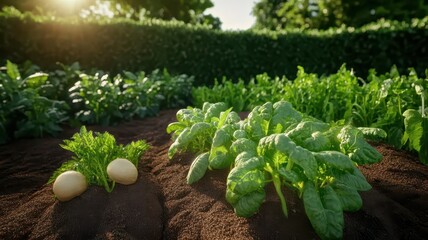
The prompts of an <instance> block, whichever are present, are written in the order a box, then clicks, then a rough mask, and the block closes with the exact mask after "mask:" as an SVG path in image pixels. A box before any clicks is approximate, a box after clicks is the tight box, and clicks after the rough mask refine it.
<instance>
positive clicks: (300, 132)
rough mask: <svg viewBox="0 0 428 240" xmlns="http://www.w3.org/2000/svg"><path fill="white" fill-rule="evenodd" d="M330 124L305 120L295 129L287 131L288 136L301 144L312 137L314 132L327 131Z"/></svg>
mask: <svg viewBox="0 0 428 240" xmlns="http://www.w3.org/2000/svg"><path fill="white" fill-rule="evenodd" d="M329 128H330V126H329V125H328V124H327V123H323V122H314V121H304V122H301V123H299V124H298V125H297V126H296V127H295V128H294V129H292V130H290V131H288V132H287V136H288V137H289V138H291V139H293V141H294V142H296V143H297V144H301V143H303V142H304V140H305V139H307V138H310V137H312V133H314V132H324V131H327V130H328V129H329Z"/></svg>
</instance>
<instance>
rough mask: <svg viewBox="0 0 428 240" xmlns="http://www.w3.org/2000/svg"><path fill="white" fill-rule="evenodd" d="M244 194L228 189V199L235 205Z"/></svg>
mask: <svg viewBox="0 0 428 240" xmlns="http://www.w3.org/2000/svg"><path fill="white" fill-rule="evenodd" d="M241 197H242V196H241V195H239V194H237V193H234V192H232V190H230V189H228V188H227V189H226V201H227V202H228V203H230V204H232V206H233V205H235V204H236V203H237V202H238V201H239V199H240V198H241Z"/></svg>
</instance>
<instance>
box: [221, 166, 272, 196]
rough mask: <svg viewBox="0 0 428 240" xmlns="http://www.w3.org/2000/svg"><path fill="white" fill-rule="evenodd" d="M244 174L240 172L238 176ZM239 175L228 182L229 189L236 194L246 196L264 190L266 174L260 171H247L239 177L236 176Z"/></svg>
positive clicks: (231, 177) (233, 176)
mask: <svg viewBox="0 0 428 240" xmlns="http://www.w3.org/2000/svg"><path fill="white" fill-rule="evenodd" d="M242 172H243V171H239V172H238V173H237V174H239V173H242ZM237 174H233V175H232V176H230V178H228V181H227V187H228V188H229V189H230V190H232V191H233V192H235V193H238V194H240V195H245V194H248V193H250V192H254V191H257V190H260V189H263V187H264V186H265V181H266V179H265V174H264V172H263V171H261V170H259V169H253V170H248V171H245V172H244V173H243V174H242V175H240V176H239V177H238V176H236V175H237ZM235 176H236V177H235Z"/></svg>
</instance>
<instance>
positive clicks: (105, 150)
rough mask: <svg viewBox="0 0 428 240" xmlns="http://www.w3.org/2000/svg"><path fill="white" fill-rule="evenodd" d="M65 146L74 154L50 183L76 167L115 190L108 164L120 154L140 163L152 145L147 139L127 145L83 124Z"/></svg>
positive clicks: (91, 181) (94, 181) (91, 179)
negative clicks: (109, 175)
mask: <svg viewBox="0 0 428 240" xmlns="http://www.w3.org/2000/svg"><path fill="white" fill-rule="evenodd" d="M61 147H62V148H64V149H65V150H68V151H70V152H72V153H73V154H74V156H73V157H72V159H71V160H69V161H67V162H65V163H64V164H62V165H61V167H60V168H58V169H57V170H56V171H55V172H54V174H53V175H52V177H51V178H50V180H49V182H48V183H52V182H54V181H55V179H56V178H57V177H58V176H59V175H60V174H61V173H63V172H65V171H68V170H74V171H78V172H80V173H82V174H83V175H84V176H85V177H86V180H87V182H88V183H89V184H90V185H98V186H102V187H104V188H105V189H106V191H107V192H111V191H112V190H113V188H114V186H115V182H112V181H111V180H110V179H109V177H108V175H107V166H108V164H109V163H110V162H111V161H113V160H115V159H116V158H125V159H128V160H129V161H131V162H132V163H133V164H134V165H135V166H136V167H137V166H138V162H139V160H140V157H141V156H142V154H144V152H145V151H146V150H147V149H148V148H149V145H148V144H147V143H146V142H145V141H143V140H140V141H136V142H131V143H129V144H127V145H125V146H124V145H122V144H117V143H116V139H115V138H114V136H113V135H111V134H109V133H107V132H105V133H98V132H96V133H95V136H94V134H93V133H92V131H88V130H86V127H84V126H83V127H82V128H81V129H80V132H79V133H76V134H74V135H73V137H72V138H71V140H64V144H62V145H61Z"/></svg>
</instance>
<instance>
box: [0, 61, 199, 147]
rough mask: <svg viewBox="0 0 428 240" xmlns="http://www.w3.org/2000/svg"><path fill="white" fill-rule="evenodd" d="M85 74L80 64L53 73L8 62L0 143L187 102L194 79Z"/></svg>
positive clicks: (0, 83)
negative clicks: (19, 67) (66, 126)
mask: <svg viewBox="0 0 428 240" xmlns="http://www.w3.org/2000/svg"><path fill="white" fill-rule="evenodd" d="M89 72H91V73H83V72H82V71H81V70H80V67H79V65H78V64H73V65H70V66H62V69H61V70H56V71H54V72H50V73H43V72H40V69H38V67H37V66H35V65H32V64H25V65H23V66H22V67H21V71H20V70H19V69H18V66H17V65H15V64H13V63H11V62H9V61H8V62H7V64H6V66H4V67H2V68H1V71H0V102H1V105H0V144H1V143H6V142H8V141H10V140H11V139H13V138H22V137H42V136H44V135H46V134H50V135H55V134H56V133H58V132H60V131H61V130H62V129H61V127H60V126H61V124H62V123H65V122H67V121H69V123H71V124H73V125H80V124H102V125H112V124H115V123H117V122H119V121H122V120H129V119H132V118H136V117H137V118H144V117H146V116H153V115H155V114H156V113H157V112H158V111H159V109H161V108H173V107H182V106H186V105H187V104H188V99H189V98H190V94H191V89H192V82H193V77H188V76H186V75H177V76H171V75H170V74H169V73H168V72H167V71H166V70H164V71H159V70H155V71H153V72H152V73H151V74H145V73H144V72H138V73H131V72H126V71H124V72H123V73H122V74H118V75H116V76H114V77H111V76H110V75H108V74H106V73H103V72H100V71H95V70H93V71H89Z"/></svg>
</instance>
